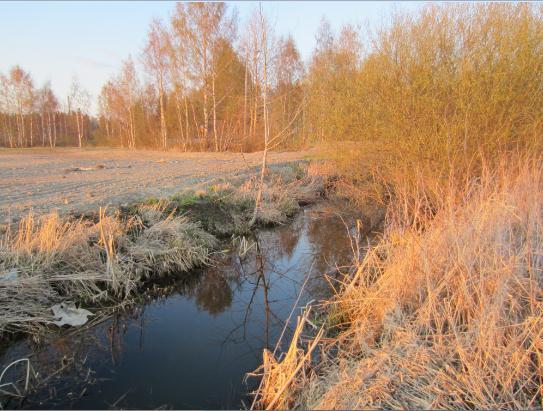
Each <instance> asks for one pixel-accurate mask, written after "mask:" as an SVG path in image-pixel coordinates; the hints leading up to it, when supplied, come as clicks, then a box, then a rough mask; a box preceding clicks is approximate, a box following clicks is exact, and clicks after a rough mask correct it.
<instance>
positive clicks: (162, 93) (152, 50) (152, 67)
mask: <svg viewBox="0 0 543 411" xmlns="http://www.w3.org/2000/svg"><path fill="white" fill-rule="evenodd" d="M168 37H169V36H168V32H167V31H166V29H165V28H164V27H163V25H162V23H161V22H160V20H157V19H154V20H153V21H152V22H151V25H150V27H149V31H148V33H147V44H146V46H145V48H144V51H143V64H144V66H145V68H146V70H147V72H148V73H149V75H150V77H151V78H152V80H153V83H154V84H155V85H156V87H157V89H158V101H159V110H160V136H161V144H162V149H164V150H166V148H167V146H168V131H167V128H166V114H165V101H164V100H165V98H166V87H167V82H168V71H169V68H170V64H169V43H170V42H169V38H168Z"/></svg>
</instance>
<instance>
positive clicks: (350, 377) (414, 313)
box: [263, 159, 543, 409]
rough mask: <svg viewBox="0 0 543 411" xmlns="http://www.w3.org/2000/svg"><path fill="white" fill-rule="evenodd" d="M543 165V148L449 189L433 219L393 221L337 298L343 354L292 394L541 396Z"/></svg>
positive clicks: (418, 400)
mask: <svg viewBox="0 0 543 411" xmlns="http://www.w3.org/2000/svg"><path fill="white" fill-rule="evenodd" d="M542 174H543V164H542V163H541V161H540V159H538V160H531V161H521V162H519V163H518V164H515V165H507V166H506V165H504V167H503V168H499V169H498V170H497V171H493V172H489V173H487V174H485V175H484V176H483V177H482V178H481V179H480V180H478V181H476V182H471V183H470V184H469V186H467V187H465V190H464V191H463V192H464V194H465V196H464V198H463V199H462V200H461V201H458V196H457V194H456V193H452V194H451V196H450V197H448V198H446V199H444V200H443V206H442V208H441V209H440V211H439V213H438V214H437V215H436V216H435V217H434V218H433V219H432V221H431V222H428V223H427V224H426V226H425V229H424V230H421V229H420V228H418V227H416V226H413V225H411V226H406V225H404V224H395V223H392V222H391V223H389V225H388V226H387V230H386V232H385V235H384V238H383V240H382V241H381V243H380V244H379V245H377V246H375V247H374V248H372V249H370V251H369V252H368V254H367V255H366V257H365V259H364V260H363V261H362V262H361V263H360V265H359V266H358V267H356V271H355V272H354V275H352V276H351V277H350V278H349V280H348V282H347V283H346V284H345V286H344V288H343V289H342V291H341V292H340V293H339V294H338V295H337V297H336V298H335V299H334V300H333V301H331V302H330V304H331V306H332V307H333V311H334V312H335V313H340V315H341V322H342V323H343V327H340V333H339V336H338V337H336V338H334V339H332V340H331V341H329V342H328V343H327V344H325V345H324V350H325V355H324V358H326V352H327V351H328V352H331V351H332V350H334V351H335V350H337V353H338V354H337V356H334V357H333V359H329V360H328V361H323V364H324V365H323V366H322V367H321V368H320V369H319V372H318V373H316V374H313V375H312V377H311V378H307V376H306V375H305V376H304V377H301V376H300V377H299V379H298V380H297V381H296V380H295V381H293V383H292V386H291V389H290V391H289V390H286V391H285V393H284V397H283V399H282V401H283V404H293V405H295V406H299V407H302V408H309V409H313V408H319V409H332V408H334V409H359V408H406V407H407V408H424V409H434V408H456V409H457V408H483V409H489V408H500V409H504V408H505V409H507V408H533V407H539V406H541V401H542V397H541V387H542V378H543V375H542V374H541V369H542V367H543V362H542V360H543V357H542V355H543V337H542V331H541V330H542V329H543V316H542V314H543V300H542V298H541V296H542V295H543V257H542V256H543V175H542ZM396 217H397V218H396V219H394V218H392V217H391V221H396V222H398V221H401V219H402V216H401V215H398V216H396ZM335 322H337V320H336V321H335ZM300 384H301V386H302V387H300ZM274 388H275V387H272V388H271V389H274ZM264 391H266V387H265V388H264ZM263 398H266V397H263ZM263 405H269V404H266V403H265V402H264V403H263Z"/></svg>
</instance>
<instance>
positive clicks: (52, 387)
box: [0, 204, 354, 409]
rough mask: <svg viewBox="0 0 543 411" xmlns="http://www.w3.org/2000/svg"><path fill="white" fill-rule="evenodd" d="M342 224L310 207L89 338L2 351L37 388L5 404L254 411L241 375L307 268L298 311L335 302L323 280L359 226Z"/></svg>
mask: <svg viewBox="0 0 543 411" xmlns="http://www.w3.org/2000/svg"><path fill="white" fill-rule="evenodd" d="M343 219H344V220H345V222H344V221H342V219H341V218H340V217H338V208H336V207H333V208H331V207H330V206H327V205H325V204H322V205H319V206H317V207H313V208H311V209H306V210H304V211H302V212H300V213H299V215H298V216H297V217H296V218H295V219H294V221H293V222H292V223H291V224H288V225H285V226H282V227H278V228H274V229H269V230H263V231H260V232H259V233H258V234H257V236H256V238H253V239H248V241H249V243H251V244H254V245H253V246H252V247H251V249H250V250H249V252H248V253H247V254H246V255H245V257H242V258H240V257H239V255H238V252H237V250H233V251H232V252H230V253H228V254H227V256H226V257H225V258H223V259H222V261H221V262H220V263H217V264H216V265H215V266H214V267H210V268H207V269H205V270H202V271H199V272H195V273H192V274H190V275H186V274H183V275H182V276H181V277H182V278H181V279H179V280H178V281H175V282H172V283H170V284H168V285H167V287H166V288H165V289H162V290H161V291H160V292H159V294H161V295H162V296H159V297H157V296H156V295H155V296H154V297H150V298H149V301H148V302H147V303H145V304H141V305H139V306H136V307H133V308H131V309H130V310H127V312H124V313H122V314H118V315H116V316H115V317H112V318H110V319H108V320H107V321H105V322H102V323H101V324H98V325H96V326H94V327H92V328H91V329H89V330H86V331H82V332H78V333H73V331H70V330H63V331H59V332H57V333H55V334H54V335H52V336H49V337H47V339H46V341H42V342H41V343H40V344H35V343H32V342H31V341H30V340H21V341H19V342H17V343H15V344H13V345H12V346H10V347H9V348H7V349H4V350H3V351H0V354H1V357H0V366H1V367H2V369H3V367H4V366H6V365H7V364H8V363H9V362H10V361H12V360H13V359H17V358H21V357H26V356H28V357H29V358H30V360H31V363H32V365H33V367H34V368H35V369H36V370H37V371H38V372H39V374H40V375H39V379H38V380H39V381H41V384H40V385H39V388H37V389H35V390H34V392H33V393H32V394H31V395H30V396H29V397H28V398H27V399H26V400H25V401H24V402H23V403H22V404H21V403H19V402H18V401H13V400H12V401H11V402H9V403H8V404H7V406H8V407H25V408H175V409H183V408H193V409H194V408H196V409H199V408H213V409H219V408H244V407H245V405H247V406H248V405H249V404H250V397H248V396H247V392H249V391H250V390H252V389H254V388H255V387H256V385H257V383H258V381H257V380H256V379H255V378H253V379H249V380H248V381H247V382H245V381H244V376H245V374H246V373H247V372H251V371H253V370H255V369H256V368H257V367H258V366H259V364H260V363H261V360H262V350H263V348H266V347H271V348H273V347H274V345H275V343H276V341H277V339H278V337H279V335H280V333H281V331H282V329H283V327H284V321H285V320H286V319H287V317H288V315H289V313H290V311H291V309H292V307H293V304H294V303H295V301H296V297H297V296H298V293H299V290H300V286H301V284H302V283H303V282H304V279H305V276H306V275H307V274H308V272H309V270H310V268H311V266H312V271H311V277H310V280H309V281H308V283H307V285H306V287H305V289H304V292H303V294H302V297H301V299H300V302H299V304H298V306H300V307H301V306H303V305H305V304H306V303H307V302H309V301H311V300H314V299H317V300H318V299H319V298H324V297H326V296H327V295H329V293H330V286H329V283H328V282H327V281H326V280H325V279H324V277H323V275H322V273H323V272H325V271H329V270H330V269H331V268H332V267H333V266H335V265H337V264H339V265H341V264H347V263H349V262H350V260H351V258H352V250H351V243H350V241H349V238H348V236H347V228H346V225H345V224H347V226H349V227H353V226H354V218H353V216H352V215H350V214H343ZM299 312H300V311H299V309H297V310H296V311H295V313H299ZM294 319H295V315H294ZM294 319H293V321H295V320H294ZM293 321H292V322H293ZM290 326H292V324H290ZM290 326H289V328H287V330H289V331H290V330H291V327H290ZM14 373H15V370H14ZM19 375H20V372H19ZM12 378H16V376H13V377H12ZM46 378H47V380H45V381H44V379H46ZM8 380H9V379H8ZM2 403H3V404H4V406H6V403H5V398H4V399H3V400H2Z"/></svg>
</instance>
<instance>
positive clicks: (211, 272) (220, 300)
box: [196, 268, 233, 316]
mask: <svg viewBox="0 0 543 411" xmlns="http://www.w3.org/2000/svg"><path fill="white" fill-rule="evenodd" d="M232 294H233V293H232V289H231V288H230V284H229V283H228V281H227V279H226V277H225V275H224V273H223V272H221V271H220V269H217V268H210V269H208V270H206V271H205V273H204V274H203V275H202V278H201V280H200V282H199V284H198V287H197V289H196V305H197V306H198V308H200V309H202V310H205V311H207V312H208V313H210V314H211V315H213V316H215V315H217V314H220V313H222V312H223V311H224V310H225V309H226V308H228V307H230V305H231V304H232Z"/></svg>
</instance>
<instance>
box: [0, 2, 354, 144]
mask: <svg viewBox="0 0 543 411" xmlns="http://www.w3.org/2000/svg"><path fill="white" fill-rule="evenodd" d="M240 33H242V34H240ZM360 56H361V43H360V39H359V34H358V32H357V30H356V29H355V28H354V27H353V26H346V27H344V28H343V29H342V30H341V33H340V35H339V36H338V37H337V39H336V38H335V37H334V35H333V33H332V30H331V28H330V25H329V24H328V23H327V22H326V21H325V20H323V22H322V25H321V28H320V29H319V33H318V34H317V47H316V50H315V51H314V54H313V57H312V58H311V61H310V62H309V64H308V65H307V66H306V65H305V64H304V62H303V61H302V59H301V57H300V53H299V51H298V49H297V47H296V44H295V42H294V40H293V38H292V37H291V36H286V37H278V36H276V35H275V34H274V32H273V27H272V26H271V25H270V23H269V20H268V19H267V18H266V17H265V16H264V15H263V14H262V11H261V10H260V9H255V10H254V12H253V14H252V15H251V16H250V18H249V19H248V21H247V23H246V25H244V27H241V30H240V27H239V24H238V21H237V17H236V11H235V10H233V9H230V8H229V7H228V6H227V5H226V4H225V3H178V4H176V7H175V10H174V12H173V13H172V16H171V19H170V21H168V22H167V23H164V22H162V21H160V20H157V19H154V20H152V21H151V23H150V25H149V27H148V32H147V38H146V44H145V46H144V48H143V50H141V53H140V55H138V56H134V57H133V56H128V57H127V58H126V60H124V61H123V62H122V66H121V69H120V72H119V73H117V74H116V75H114V76H112V77H111V79H109V81H107V82H106V84H104V85H103V87H102V90H101V93H100V95H99V96H91V95H90V94H89V93H88V92H87V91H86V90H84V89H83V88H82V87H81V86H80V84H79V82H78V80H77V78H75V77H74V79H73V81H72V85H71V87H70V91H69V93H68V96H67V97H66V100H65V101H63V100H62V99H60V98H59V97H58V96H57V95H55V93H54V91H53V90H52V88H51V85H50V84H45V85H43V87H41V88H38V87H36V85H35V84H34V81H33V79H32V77H31V74H30V73H28V72H26V71H25V70H24V69H23V68H21V67H19V66H14V67H13V68H12V69H11V70H10V71H9V72H8V73H6V74H2V73H0V145H2V146H4V147H36V146H49V147H55V146H79V147H82V146H89V145H102V146H104V145H105V146H117V147H126V148H132V149H135V148H138V149H140V148H152V149H163V150H169V149H175V150H182V151H226V150H231V151H240V150H242V151H254V150H259V149H262V148H263V146H264V134H265V133H267V134H268V136H270V139H271V140H273V142H274V143H275V144H272V146H273V147H277V146H278V145H281V146H283V147H293V148H295V147H300V146H302V145H304V144H305V143H306V141H307V140H308V139H309V138H310V136H311V138H313V136H314V135H315V134H316V132H317V130H316V127H318V124H317V121H318V119H319V118H320V117H322V115H323V114H324V113H316V112H315V113H314V112H312V110H310V109H308V107H309V106H308V104H307V101H308V99H310V98H311V96H314V97H317V96H316V94H317V93H318V94H319V95H320V93H321V92H322V90H321V88H322V87H321V86H322V84H319V83H323V82H324V79H323V78H320V77H321V76H323V75H327V76H337V75H340V77H343V78H345V75H349V73H351V72H352V71H353V70H355V69H356V68H357V67H358V65H359V62H360ZM323 65H325V66H323ZM323 70H324V71H323ZM330 80H332V79H330ZM338 91H339V92H342V90H338ZM93 98H96V99H97V103H98V112H97V115H95V116H93V115H91V114H90V112H89V107H90V105H91V99H93ZM319 109H323V110H324V111H327V110H328V109H329V107H323V106H322V104H321V105H320V106H319ZM266 124H268V125H269V127H268V126H266ZM321 134H322V130H321ZM273 147H270V148H273Z"/></svg>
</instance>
